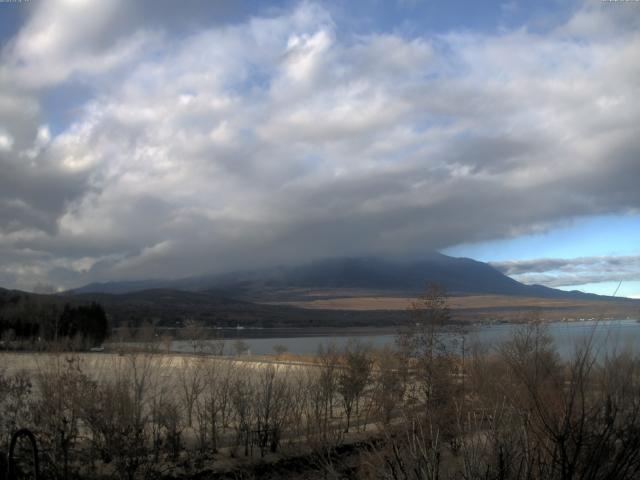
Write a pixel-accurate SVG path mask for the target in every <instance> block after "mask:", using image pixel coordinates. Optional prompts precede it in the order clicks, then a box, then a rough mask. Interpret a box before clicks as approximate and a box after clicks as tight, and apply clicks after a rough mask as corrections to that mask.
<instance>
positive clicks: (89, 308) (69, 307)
mask: <svg viewBox="0 0 640 480" xmlns="http://www.w3.org/2000/svg"><path fill="white" fill-rule="evenodd" d="M108 332H109V322H108V319H107V315H106V313H105V311H104V309H103V308H102V306H101V305H99V304H97V303H95V302H91V303H86V304H71V303H69V302H68V301H66V299H64V298H59V297H53V296H40V295H29V294H24V293H19V292H7V293H6V294H4V295H2V296H0V340H1V341H2V342H3V345H4V346H8V345H10V344H12V343H14V342H25V341H26V342H30V343H34V342H51V341H75V342H76V343H81V344H85V345H99V344H101V343H102V342H103V341H104V340H105V339H106V337H107V335H108Z"/></svg>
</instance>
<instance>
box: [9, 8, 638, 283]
mask: <svg viewBox="0 0 640 480" xmlns="http://www.w3.org/2000/svg"><path fill="white" fill-rule="evenodd" d="M236 3H237V2H231V3H229V4H226V3H221V4H220V5H219V6H218V7H216V8H215V9H213V10H207V12H208V14H209V15H208V16H207V20H206V21H202V20H200V21H195V23H193V22H191V21H190V20H189V19H194V18H197V16H195V15H194V12H195V9H194V10H192V11H191V10H189V9H187V10H185V11H182V12H177V11H176V10H175V8H177V7H176V6H175V5H178V4H177V3H175V2H163V3H162V4H161V5H160V6H159V7H158V10H157V11H150V10H149V11H148V12H149V18H148V20H147V21H145V15H144V14H143V13H144V9H143V10H140V8H142V7H136V6H133V5H139V4H138V3H137V2H119V1H116V0H109V1H106V2H99V5H98V4H94V3H93V2H89V1H88V0H87V1H73V2H72V1H70V0H65V1H63V0H57V1H56V2H47V3H44V2H43V3H41V4H38V7H37V8H35V9H34V11H33V14H32V16H31V17H30V18H29V19H28V20H27V22H26V23H25V25H23V27H22V29H21V30H20V32H19V33H18V34H17V36H16V37H15V38H14V39H13V41H12V42H10V43H9V45H8V46H7V47H6V48H5V49H4V50H3V52H2V67H0V85H2V86H6V87H7V88H5V89H0V92H2V93H0V120H1V122H0V124H2V125H3V128H4V130H2V131H0V167H2V169H3V175H2V177H0V225H1V226H2V227H0V248H2V249H3V250H2V251H3V252H4V253H3V255H4V256H5V258H6V260H7V261H6V262H5V263H3V264H2V267H0V281H4V282H5V284H8V285H15V286H23V287H24V286H28V285H35V284H36V283H40V284H46V285H50V284H54V285H56V286H73V285H77V284H78V283H82V282H86V281H91V280H105V279H110V278H143V277H149V276H172V277H177V276H183V275H189V274H198V273H205V272H214V271H221V270H227V269H233V268H246V267H251V266H255V265H267V264H273V263H286V262H295V261H300V260H304V259H308V258H316V257H322V256H332V255H353V254H355V255H358V254H402V255H419V254H423V253H424V252H426V251H430V250H434V249H440V248H444V247H447V246H451V245H455V244H459V243H464V242H466V243H468V242H474V241H482V240H489V239H495V238H505V237H510V236H517V235H521V234H524V233H527V232H532V231H541V230H544V229H547V228H551V227H552V226H553V225H554V224H556V223H557V222H561V221H564V220H566V219H568V218H572V217H574V216H579V215H589V214H602V213H616V212H628V211H631V210H633V209H636V211H637V209H638V208H640V190H638V188H637V185H636V179H637V178H639V177H640V163H638V161H637V153H638V151H640V136H639V135H638V131H637V126H636V123H637V121H636V120H637V118H639V117H640V104H639V103H638V102H637V101H636V99H637V98H638V94H639V93H640V92H639V90H640V86H639V85H638V83H637V78H639V77H640V65H639V64H638V62H637V61H635V58H637V56H638V54H639V53H640V34H639V33H638V30H637V29H635V28H633V25H635V24H633V22H632V21H631V20H629V19H628V18H627V16H623V17H621V16H620V15H618V14H614V13H607V12H608V10H607V11H605V10H604V9H602V11H598V12H597V13H594V11H595V10H594V7H593V5H592V4H591V3H589V4H585V5H584V6H583V7H581V8H580V9H579V10H578V11H577V12H576V13H575V15H574V16H573V17H572V18H571V19H569V21H568V22H567V23H566V24H565V25H563V26H562V27H560V28H558V29H556V30H553V31H551V32H545V33H535V32H532V31H529V30H527V29H526V28H521V29H517V30H505V31H501V32H498V33H482V34H480V33H474V32H469V31H466V32H457V31H451V32H448V33H446V34H443V35H431V36H419V35H417V36H406V35H401V34H394V33H384V34H383V33H370V34H367V35H355V34H350V32H348V31H343V30H342V28H343V26H342V25H341V24H338V23H336V21H335V20H334V19H333V17H332V15H331V12H330V11H329V10H328V9H326V8H325V7H322V6H319V5H316V4H313V3H301V4H299V5H297V6H294V7H292V8H285V7H283V8H277V9H275V10H271V11H269V12H266V13H263V14H261V15H250V14H248V13H247V12H244V11H241V9H239V7H234V6H233V5H234V4H236ZM145 5H147V6H148V4H145ZM172 5H173V6H172ZM225 5H226V6H225ZM145 8H146V7H145ZM167 9H168V10H167ZM636 10H637V9H636ZM162 12H165V13H162ZM212 12H213V13H212ZM174 13H175V15H174ZM218 14H219V15H218ZM216 15H217V16H216ZM584 15H591V17H589V18H590V20H589V22H591V24H592V23H595V24H602V25H603V26H606V31H603V32H599V33H598V32H595V30H594V29H593V28H591V29H589V28H586V27H585V26H584V25H586V24H587V23H589V22H587V21H586V20H581V19H580V16H584ZM629 15H631V16H634V15H636V14H635V13H633V14H629ZM174 17H175V18H174ZM213 17H216V19H214V18H213ZM634 18H635V17H634ZM630 22H631V23H630ZM612 23H613V24H615V25H616V26H617V27H619V28H618V29H617V33H616V35H613V34H606V32H608V31H609V30H610V29H609V25H610V24H612ZM75 25H78V26H77V28H75V27H74V26H75ZM194 25H195V26H194ZM580 25H582V26H580ZM596 30H597V29H596ZM594 32H595V33H594ZM78 83H83V84H85V85H90V93H89V98H88V100H87V101H86V103H84V104H83V105H82V106H81V108H80V109H79V110H78V111H77V112H76V115H75V117H74V120H73V122H72V123H71V124H69V125H65V126H64V128H63V129H62V130H61V131H57V132H55V133H52V132H51V129H50V128H47V127H46V125H47V124H48V122H47V115H48V112H46V111H43V108H42V104H41V99H42V96H43V95H44V93H43V92H46V91H47V89H51V88H56V87H60V86H65V85H66V86H67V87H69V86H71V87H73V85H76V84H78ZM5 125H7V127H5ZM25 252H35V253H34V254H33V255H27V256H26V257H25V256H24V253H25ZM18 259H20V260H18ZM544 272H545V271H543V272H540V273H544ZM523 274H524V273H523ZM3 279H4V280H3Z"/></svg>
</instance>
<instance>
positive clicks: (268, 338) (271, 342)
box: [171, 319, 640, 358]
mask: <svg viewBox="0 0 640 480" xmlns="http://www.w3.org/2000/svg"><path fill="white" fill-rule="evenodd" d="M521 328H524V326H523V325H518V324H497V325H486V326H484V325H483V326H474V327H471V328H470V329H469V331H468V333H466V335H465V336H466V339H467V344H471V343H472V342H480V343H481V344H483V345H487V346H489V347H492V346H496V345H499V344H500V343H502V342H504V341H505V340H508V339H509V338H510V337H511V336H512V335H513V333H514V332H515V331H516V330H517V329H521ZM548 328H549V333H550V335H551V336H552V338H553V340H554V342H555V345H556V348H557V350H558V352H559V354H560V355H561V356H562V357H564V358H567V357H569V356H570V355H571V354H572V353H573V352H574V350H575V348H576V345H578V344H579V343H580V342H584V341H585V339H587V338H589V336H593V340H594V346H595V347H596V348H597V349H599V350H600V351H602V352H604V351H612V350H614V349H618V350H620V349H635V348H637V346H638V345H640V323H639V322H638V321H637V320H630V319H627V320H600V321H594V320H588V321H583V322H557V323H549V324H548ZM223 335H224V336H225V339H226V344H225V353H227V354H229V353H232V352H233V344H234V343H235V341H236V340H238V339H240V340H242V341H243V342H244V343H245V344H246V345H247V346H248V347H249V351H250V353H251V354H254V355H265V354H272V353H274V347H275V346H276V345H282V346H283V347H285V348H286V349H287V351H289V352H291V353H296V354H309V353H316V352H317V350H318V347H319V346H320V345H324V346H327V345H330V344H334V345H335V346H336V347H338V348H339V349H340V348H344V347H345V346H346V345H347V344H348V343H349V342H351V341H358V342H361V343H365V344H368V345H371V346H372V347H384V346H385V345H393V343H394V342H395V335H394V334H393V333H391V332H390V331H389V329H387V330H385V331H381V332H380V333H378V332H376V329H365V330H362V331H358V330H357V329H349V330H346V331H340V330H324V331H319V332H318V331H315V330H310V329H280V330H276V329H273V330H272V329H263V330H262V329H261V330H251V329H243V330H238V331H235V330H228V331H223ZM206 343H207V341H205V345H206ZM171 349H172V350H173V351H175V352H191V351H193V347H192V343H191V342H189V341H185V340H175V341H173V342H172V346H171ZM205 350H207V348H206V346H205Z"/></svg>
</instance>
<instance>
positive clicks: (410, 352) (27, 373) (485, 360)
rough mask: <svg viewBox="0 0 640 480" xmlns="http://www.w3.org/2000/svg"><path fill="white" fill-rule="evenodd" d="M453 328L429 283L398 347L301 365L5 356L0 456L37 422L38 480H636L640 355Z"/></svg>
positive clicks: (535, 332) (130, 356)
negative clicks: (494, 342)
mask: <svg viewBox="0 0 640 480" xmlns="http://www.w3.org/2000/svg"><path fill="white" fill-rule="evenodd" d="M450 325H451V323H450V319H449V313H448V309H447V304H446V299H445V298H444V297H443V296H442V295H441V294H440V292H438V291H437V290H432V291H430V292H428V293H427V295H425V297H424V298H423V299H422V300H421V301H420V302H417V303H416V304H414V307H413V309H412V318H411V322H410V327H408V328H407V329H406V330H405V331H404V332H403V333H402V334H401V335H399V337H398V342H397V346H396V348H394V349H388V350H383V351H376V352H374V351H372V350H370V349H368V348H366V347H365V346H362V345H357V344H352V345H350V346H349V347H348V348H347V349H346V350H345V351H340V352H339V351H337V350H336V349H334V348H331V347H328V348H324V349H321V350H320V351H319V352H318V354H317V355H316V356H315V358H314V359H313V362H312V363H307V364H304V365H300V364H296V365H294V364H290V363H277V362H266V361H265V362H244V361H240V359H239V358H222V357H216V356H211V355H206V356H205V355H190V356H177V355H166V354H162V353H161V347H160V345H159V344H155V343H153V342H150V343H147V344H146V348H145V349H144V350H142V351H137V352H133V351H128V352H127V351H123V352H120V354H86V353H85V354H81V353H73V352H68V351H67V352H49V353H42V354H15V353H14V354H3V355H2V365H3V366H4V368H3V369H2V373H1V374H0V409H1V412H2V414H1V416H0V450H3V451H6V449H7V443H8V441H9V438H10V434H11V433H12V432H13V431H15V430H16V429H17V428H20V427H28V428H30V429H32V430H33V431H34V432H35V434H36V437H37V439H38V442H39V444H40V446H41V466H42V469H43V471H44V473H45V474H46V476H47V477H49V478H127V479H134V478H192V477H193V478H195V477H198V476H200V477H199V478H204V477H205V476H206V477H207V478H208V477H212V476H215V475H219V476H222V477H221V478H254V477H260V478H269V477H270V478H284V477H286V478H314V476H315V478H358V479H406V480H409V479H416V480H418V479H436V478H438V479H463V480H467V479H468V480H471V479H487V480H489V479H505V480H507V479H518V480H520V479H523V480H524V479H563V480H564V479H574V478H576V479H577V478H580V479H583V478H590V479H609V478H610V479H627V478H629V479H631V478H637V477H638V475H640V357H638V356H637V355H635V354H633V353H630V352H596V351H594V350H593V348H592V345H591V344H590V342H589V341H588V340H587V341H585V343H584V345H582V346H581V347H580V348H577V349H576V352H575V355H574V356H573V358H571V359H570V360H569V361H562V360H560V358H559V356H558V355H557V354H556V353H555V350H554V346H553V344H552V342H551V340H550V338H549V336H548V335H547V333H546V331H545V329H544V326H542V325H539V324H534V325H529V326H526V327H523V330H521V331H519V332H518V333H517V334H516V335H514V337H513V338H512V339H511V340H510V341H508V342H506V343H505V344H503V345H501V346H499V347H496V348H494V349H492V350H483V349H482V348H481V347H479V346H468V345H466V346H465V345H464V344H462V343H455V342H452V341H451V339H452V338H456V337H459V336H458V333H460V332H456V331H454V330H452V329H451V327H450ZM459 338H462V337H459ZM347 447H348V448H347ZM20 458H21V459H22V463H21V465H22V467H21V468H23V470H24V471H28V470H29V468H30V467H29V465H28V462H27V458H28V457H27V456H26V455H24V454H23V455H22V456H21V457H20ZM283 459H289V460H287V462H288V463H285V464H284V465H285V467H283V468H284V469H283V468H280V469H275V468H274V469H272V470H268V469H266V470H265V469H264V468H263V469H262V470H259V469H257V468H256V467H255V465H263V466H264V465H283V464H282V462H283V461H284V460H283ZM293 459H297V460H296V461H298V460H299V463H297V464H296V463H292V462H293V461H294V460H293ZM278 462H280V463H278Z"/></svg>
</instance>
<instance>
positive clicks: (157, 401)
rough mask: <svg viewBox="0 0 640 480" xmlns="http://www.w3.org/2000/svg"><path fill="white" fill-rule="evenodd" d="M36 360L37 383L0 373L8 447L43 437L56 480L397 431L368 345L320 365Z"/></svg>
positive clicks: (82, 357)
mask: <svg viewBox="0 0 640 480" xmlns="http://www.w3.org/2000/svg"><path fill="white" fill-rule="evenodd" d="M38 358H39V360H38V362H37V365H36V367H35V368H32V369H31V370H30V371H29V372H30V373H29V374H27V373H26V372H25V371H21V372H18V373H13V374H4V375H0V382H4V383H0V387H2V386H3V385H6V386H10V388H0V409H2V410H3V411H11V415H8V416H3V417H2V422H1V423H0V434H1V435H0V449H5V448H6V447H7V442H8V439H9V435H10V433H11V432H12V431H14V430H15V429H16V428H17V427H24V426H28V427H30V428H32V429H34V431H35V432H36V434H37V437H38V439H39V440H40V442H41V443H42V445H43V447H44V451H46V452H47V461H46V462H45V465H46V466H47V468H48V469H49V473H51V474H52V475H53V476H55V477H57V478H68V476H69V474H70V472H75V473H81V474H84V475H92V476H93V475H99V474H105V475H110V476H114V477H116V478H137V477H146V476H149V475H156V474H158V473H162V472H159V471H158V470H159V469H160V470H162V469H164V470H167V471H168V470H176V469H178V470H179V469H182V470H183V471H184V469H185V468H187V470H188V469H189V468H196V466H197V465H198V464H201V465H202V463H203V462H212V461H213V459H214V458H218V457H219V456H220V455H224V456H228V455H230V456H232V457H237V456H241V457H244V456H248V457H257V458H261V457H264V456H265V455H267V454H270V453H275V452H279V451H280V450H282V449H283V448H284V450H285V452H293V451H296V452H300V451H301V449H302V451H308V450H309V448H310V447H311V448H312V449H314V450H317V449H320V450H327V449H331V448H334V447H336V446H337V445H339V444H340V443H341V442H342V440H343V439H344V438H345V435H347V434H349V432H353V431H363V430H365V429H367V428H371V425H373V424H374V423H380V422H382V423H384V422H388V421H389V420H390V419H391V418H392V413H391V412H392V411H393V410H395V409H396V408H397V402H399V401H401V394H402V391H401V390H400V389H397V388H396V389H394V388H390V386H389V385H388V383H392V384H394V385H395V382H396V377H395V376H393V375H391V374H390V371H389V367H388V366H385V368H383V369H378V368H377V367H376V365H377V364H378V363H379V362H378V361H377V360H376V357H375V356H374V355H373V353H372V352H371V351H370V350H369V349H367V348H365V347H362V346H360V345H352V346H350V348H348V349H347V350H346V351H345V352H338V351H337V350H336V349H335V348H333V347H329V348H327V349H324V350H323V351H322V352H320V354H319V364H318V365H317V366H312V367H301V366H285V365H277V364H252V363H248V362H238V361H235V360H230V359H220V358H214V357H210V356H165V355H160V354H158V353H157V351H147V352H136V353H133V352H130V353H125V354H123V355H100V356H93V357H92V356H91V355H86V354H69V353H59V354H46V355H44V354H43V355H42V356H41V357H38ZM389 379H393V380H392V381H390V380H389ZM390 395H393V396H394V398H393V399H392V398H390V397H389V396H390ZM16 405H19V406H20V408H16ZM214 463H215V462H214ZM179 466H180V467H179ZM165 473H167V472H165Z"/></svg>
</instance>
